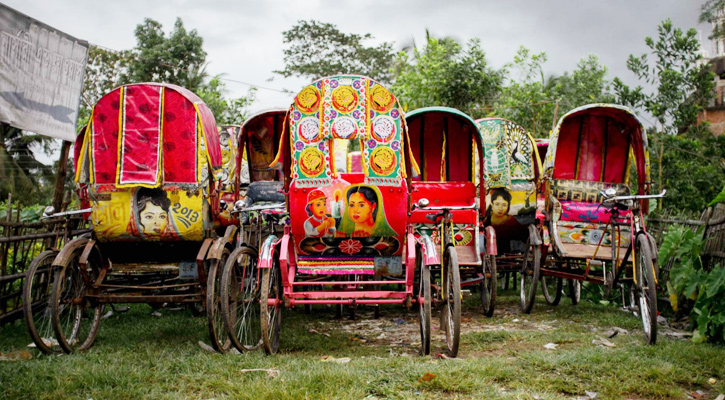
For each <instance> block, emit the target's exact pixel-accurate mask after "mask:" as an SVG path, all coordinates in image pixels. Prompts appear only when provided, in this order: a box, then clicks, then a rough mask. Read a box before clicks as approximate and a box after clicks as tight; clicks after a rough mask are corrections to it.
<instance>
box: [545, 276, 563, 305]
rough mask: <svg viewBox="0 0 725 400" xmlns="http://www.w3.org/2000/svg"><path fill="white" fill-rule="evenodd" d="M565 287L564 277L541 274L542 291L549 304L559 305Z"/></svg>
mask: <svg viewBox="0 0 725 400" xmlns="http://www.w3.org/2000/svg"><path fill="white" fill-rule="evenodd" d="M563 289H564V278H557V277H554V276H545V275H542V276H541V292H542V293H543V294H544V299H545V300H546V302H547V303H548V304H549V305H552V306H556V305H559V302H560V301H561V294H562V292H563Z"/></svg>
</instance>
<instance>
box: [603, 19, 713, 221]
mask: <svg viewBox="0 0 725 400" xmlns="http://www.w3.org/2000/svg"><path fill="white" fill-rule="evenodd" d="M657 31H658V35H659V37H658V38H657V41H655V40H654V39H652V38H651V37H646V38H645V43H646V45H647V47H649V48H650V55H652V56H653V58H654V60H652V61H650V60H649V58H648V54H643V55H641V56H640V57H635V56H634V55H630V56H629V59H628V60H627V68H628V69H629V70H630V71H632V72H634V73H635V75H637V77H638V78H639V79H640V80H642V81H644V82H646V83H647V84H648V85H650V86H652V87H653V88H654V90H653V91H652V92H650V93H646V92H645V91H644V89H643V88H642V87H641V86H637V87H636V88H634V89H632V88H630V87H629V86H627V85H625V84H624V83H623V82H622V81H621V80H620V79H619V78H615V79H614V82H613V87H614V92H615V93H616V95H617V98H618V99H619V102H621V103H622V104H625V105H629V106H632V107H635V108H640V109H644V110H645V111H647V112H648V113H650V114H652V116H654V117H655V118H656V119H657V122H658V124H659V129H657V131H656V132H655V134H654V135H651V142H652V144H653V146H651V147H650V149H651V150H650V153H651V154H652V157H653V158H654V159H655V160H657V162H656V163H654V165H653V170H654V172H655V173H656V176H657V182H656V183H657V190H658V191H659V190H660V189H662V188H665V187H666V188H669V189H671V190H672V189H673V188H676V190H675V191H673V192H671V194H670V195H668V197H667V199H666V200H665V202H666V203H665V204H668V207H669V206H679V205H683V204H686V203H687V201H688V200H687V199H688V197H689V196H690V195H697V196H704V197H707V198H712V197H714V196H715V194H717V191H716V190H714V191H705V192H698V191H692V192H691V193H689V194H688V193H687V192H686V191H682V192H678V191H677V189H680V188H684V187H688V186H692V185H691V182H690V180H692V178H693V175H691V174H694V173H702V170H701V168H700V167H707V165H708V164H709V165H710V166H712V165H718V164H719V160H718V159H717V157H715V158H712V157H705V158H703V157H701V156H702V154H701V150H697V149H698V147H699V145H700V143H699V142H698V140H697V138H698V137H703V136H708V135H707V134H705V135H703V131H705V130H706V126H697V115H698V114H699V113H701V112H702V111H703V110H704V108H705V106H706V105H707V104H708V103H709V101H710V100H711V99H712V98H713V97H714V96H715V92H714V90H713V89H714V86H715V82H714V75H713V74H712V73H711V72H709V70H708V65H707V64H706V63H702V62H701V59H702V55H701V54H700V52H699V49H700V42H699V41H698V40H697V32H696V31H695V30H694V29H689V30H688V31H687V32H683V31H682V30H681V29H680V28H674V27H673V26H672V21H671V20H669V19H667V20H665V21H663V22H662V23H661V24H660V25H659V26H658V28H657ZM677 134H684V135H685V136H687V137H689V138H692V140H694V143H690V144H688V145H687V146H685V147H681V146H680V150H677V149H676V148H673V146H675V144H678V145H680V144H683V143H678V142H677V141H674V142H673V140H672V139H670V138H669V137H668V136H669V135H677ZM714 144H715V145H721V144H717V143H714ZM683 145H684V144H683ZM688 147H689V148H690V150H688V151H689V153H688V152H687V151H685V152H684V153H683V151H682V149H686V148H688ZM673 155H679V156H683V155H684V156H685V157H686V158H685V160H684V161H685V164H683V163H682V162H681V160H678V161H680V162H675V160H673V159H672V156H673ZM693 155H694V156H697V157H694V156H693ZM713 161H714V164H713ZM675 166H677V167H675ZM673 168H675V169H673ZM716 168H717V167H716ZM720 170H721V173H722V168H720ZM680 171H688V172H687V175H681V174H680V173H679V172H680ZM664 176H667V177H668V179H667V181H665V180H664V178H663V177H664ZM699 189H701V190H704V189H703V188H701V187H700V188H699ZM717 189H718V190H719V187H718V188H717ZM678 193H682V195H681V196H682V197H680V195H678ZM691 203H692V202H691ZM694 203H695V204H696V202H694Z"/></svg>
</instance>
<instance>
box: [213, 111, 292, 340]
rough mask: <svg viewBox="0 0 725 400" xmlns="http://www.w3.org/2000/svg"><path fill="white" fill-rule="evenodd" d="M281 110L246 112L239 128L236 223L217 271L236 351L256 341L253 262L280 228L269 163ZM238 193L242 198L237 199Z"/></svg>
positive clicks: (280, 208)
mask: <svg viewBox="0 0 725 400" xmlns="http://www.w3.org/2000/svg"><path fill="white" fill-rule="evenodd" d="M286 112H287V110H286V109H271V110H265V111H262V112H259V113H257V114H255V115H253V116H251V117H249V118H248V119H247V120H246V121H245V122H244V124H243V125H242V126H241V130H240V132H239V140H238V143H239V152H238V154H237V160H236V162H237V170H239V171H240V173H239V174H238V175H237V177H236V178H237V182H238V186H239V187H240V196H239V198H238V199H237V200H236V202H234V203H233V204H234V207H233V208H231V209H230V213H231V214H233V215H235V221H236V223H238V224H239V234H238V235H237V242H236V247H235V249H234V251H232V253H231V254H230V256H229V257H228V259H227V262H226V264H225V265H224V266H223V270H222V271H221V278H220V283H221V289H220V291H219V293H218V297H217V301H219V302H220V309H221V314H220V315H221V321H220V323H223V324H224V327H225V330H226V332H228V334H229V339H230V340H231V343H232V344H233V345H234V347H235V348H237V349H238V350H239V351H247V350H253V349H256V348H257V347H258V346H259V345H260V344H261V328H260V325H259V305H258V301H259V293H258V290H259V289H258V288H259V284H258V279H257V278H258V277H257V274H256V263H257V258H258V252H259V248H260V246H261V241H262V239H264V238H266V236H267V235H268V234H270V233H277V234H279V233H281V232H282V228H283V226H284V223H285V222H286V221H285V218H286V211H285V208H284V201H285V198H284V193H282V186H283V180H284V179H283V178H282V174H281V172H280V171H277V170H273V169H271V168H270V167H269V165H270V163H272V161H274V157H275V152H276V151H277V148H278V146H279V141H280V136H281V132H282V127H283V126H284V123H285V116H286ZM242 197H243V199H242Z"/></svg>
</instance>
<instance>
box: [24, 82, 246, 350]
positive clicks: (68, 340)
mask: <svg viewBox="0 0 725 400" xmlns="http://www.w3.org/2000/svg"><path fill="white" fill-rule="evenodd" d="M225 132H226V134H225ZM81 135H82V136H81V137H79V138H78V140H77V141H76V145H77V146H78V147H79V148H78V149H76V153H75V156H76V157H75V167H76V176H75V180H76V182H78V184H79V187H80V191H79V194H80V198H81V203H82V204H85V205H89V206H90V208H89V209H85V210H81V211H80V212H85V214H84V215H85V216H86V217H87V218H89V221H90V224H91V227H92V229H93V230H92V232H91V233H90V234H87V235H84V236H81V237H78V238H76V239H74V240H72V241H70V242H68V243H66V244H65V246H63V248H62V249H60V252H59V254H58V255H57V257H55V259H54V260H53V262H52V265H53V269H54V271H55V272H54V279H53V283H52V289H51V293H50V298H49V307H48V310H49V313H48V314H49V315H48V317H49V318H50V320H51V324H52V327H53V331H54V333H55V340H57V343H58V347H59V348H60V349H62V351H64V352H67V353H70V352H72V351H76V350H84V349H87V348H88V347H90V346H91V345H92V344H93V342H94V340H95V337H96V333H97V331H98V326H99V323H100V319H101V310H102V307H103V305H104V304H109V303H149V304H152V305H154V304H155V305H161V304H163V303H179V304H187V305H190V306H193V307H194V308H195V309H199V308H204V307H203V305H204V304H205V303H206V304H207V305H211V306H212V307H211V309H207V313H208V315H209V318H208V321H209V331H210V336H211V340H212V345H213V346H214V347H215V348H216V349H217V350H222V349H224V348H228V347H229V346H230V343H229V341H228V340H227V339H226V336H227V335H226V334H220V333H219V330H220V329H223V327H220V326H218V324H216V323H215V322H216V321H217V319H216V318H215V307H214V302H210V301H209V300H208V299H207V298H206V297H207V294H208V293H215V292H217V291H218V278H217V268H218V267H219V265H224V263H225V261H226V257H227V256H228V254H229V251H230V248H231V244H232V242H233V238H234V236H235V234H236V227H235V226H233V225H230V226H227V225H228V223H227V222H225V221H224V219H222V218H221V217H220V215H221V213H222V210H223V209H224V208H225V206H226V204H225V203H224V202H222V201H220V199H221V198H222V197H224V193H223V191H225V190H230V191H231V192H232V193H235V192H236V188H235V187H234V183H233V181H234V180H233V179H230V177H233V176H234V175H235V174H236V173H235V171H234V165H235V158H236V157H235V151H236V144H235V142H236V141H235V138H234V135H230V134H229V131H228V130H222V131H218V130H217V126H216V123H215V120H214V116H213V115H212V113H211V111H210V110H209V108H208V107H207V106H206V105H205V104H204V103H203V102H202V101H201V99H200V98H199V97H197V96H196V95H195V94H193V93H192V92H190V91H188V90H186V89H184V88H182V87H179V86H175V85H170V84H160V83H141V84H130V85H125V86H121V87H119V88H116V89H114V90H113V91H111V92H110V93H108V94H106V95H104V96H103V97H102V98H101V99H100V100H99V101H98V102H97V104H96V105H95V106H94V108H93V111H92V115H91V118H90V120H89V123H88V125H87V126H86V127H85V128H84V129H83V130H82V131H81ZM220 138H221V140H220ZM220 141H221V142H223V143H222V144H220ZM225 162H226V163H225ZM206 308H209V307H206ZM38 347H39V348H40V349H41V350H44V349H43V347H41V346H40V345H39V346H38ZM51 350H53V349H51Z"/></svg>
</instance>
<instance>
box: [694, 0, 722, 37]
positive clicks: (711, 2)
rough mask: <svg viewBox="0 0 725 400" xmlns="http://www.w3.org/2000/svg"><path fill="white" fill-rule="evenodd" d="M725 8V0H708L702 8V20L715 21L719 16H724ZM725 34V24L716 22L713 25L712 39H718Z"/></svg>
mask: <svg viewBox="0 0 725 400" xmlns="http://www.w3.org/2000/svg"><path fill="white" fill-rule="evenodd" d="M723 10H725V0H707V1H706V2H705V4H703V5H702V7H701V8H700V22H715V21H717V19H718V17H719V16H722V14H723ZM724 36H725V26H723V25H721V24H716V25H715V26H714V27H713V30H712V33H711V34H710V36H709V38H710V39H716V38H719V37H724Z"/></svg>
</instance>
